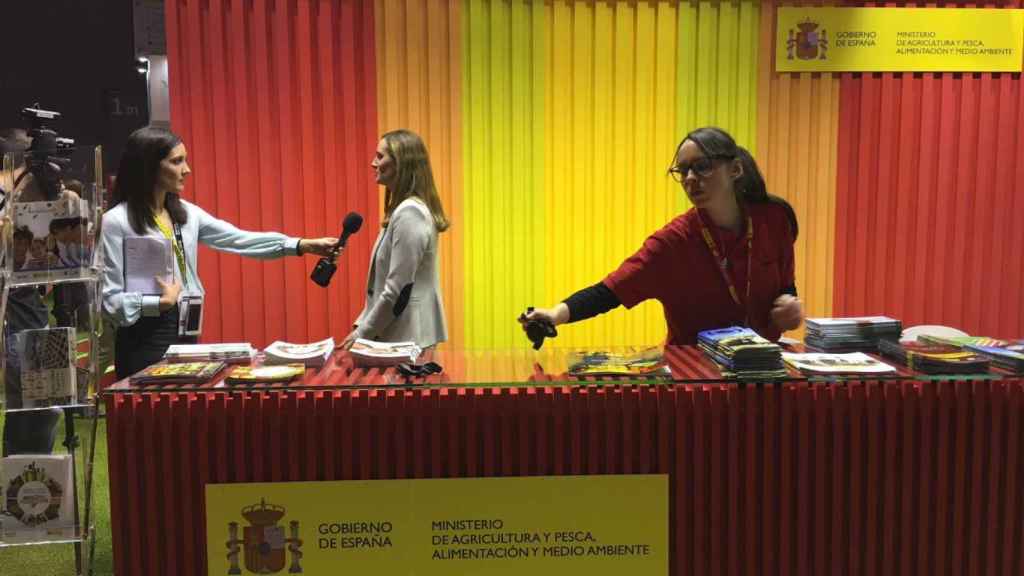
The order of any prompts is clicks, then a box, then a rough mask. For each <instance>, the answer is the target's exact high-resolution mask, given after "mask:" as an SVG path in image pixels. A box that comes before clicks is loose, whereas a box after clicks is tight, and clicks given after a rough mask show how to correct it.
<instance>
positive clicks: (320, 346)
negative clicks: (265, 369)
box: [263, 338, 334, 368]
mask: <svg viewBox="0 0 1024 576" xmlns="http://www.w3.org/2000/svg"><path fill="white" fill-rule="evenodd" d="M263 353H264V354H266V359H264V361H263V363H264V364H268V365H274V364H302V365H303V366H306V367H307V368H319V367H321V366H323V365H324V364H326V363H327V359H328V358H330V357H331V354H333V353H334V338H328V339H326V340H321V341H319V342H313V343H311V344H293V343H291V342H283V341H281V340H278V341H276V342H274V343H273V344H271V345H270V346H267V347H266V348H264V349H263Z"/></svg>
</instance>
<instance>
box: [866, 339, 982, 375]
mask: <svg viewBox="0 0 1024 576" xmlns="http://www.w3.org/2000/svg"><path fill="white" fill-rule="evenodd" d="M878 351H879V352H880V353H882V354H883V355H884V356H885V357H886V358H891V359H893V360H895V361H896V362H899V363H900V364H903V365H905V366H907V367H908V368H910V369H912V370H917V371H918V372H923V373H925V374H980V373H985V372H988V367H989V361H988V359H987V358H985V357H983V356H981V355H979V354H975V353H974V352H971V351H969V350H968V351H964V350H961V349H960V347H959V346H953V345H950V344H921V343H917V342H902V343H900V342H890V341H887V340H886V341H880V342H879V344H878Z"/></svg>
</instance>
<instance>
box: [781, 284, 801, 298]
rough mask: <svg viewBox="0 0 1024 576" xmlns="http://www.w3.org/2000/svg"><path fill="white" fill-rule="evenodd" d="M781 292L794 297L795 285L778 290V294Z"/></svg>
mask: <svg viewBox="0 0 1024 576" xmlns="http://www.w3.org/2000/svg"><path fill="white" fill-rule="evenodd" d="M783 294H789V295H790V296H792V297H794V298H796V296H797V294H796V286H786V287H785V288H783V289H782V290H779V296H782V295H783Z"/></svg>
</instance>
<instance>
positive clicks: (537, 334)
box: [519, 306, 558, 350]
mask: <svg viewBox="0 0 1024 576" xmlns="http://www.w3.org/2000/svg"><path fill="white" fill-rule="evenodd" d="M530 312H533V306H530V307H529V308H527V309H526V312H523V313H522V314H520V315H519V319H520V320H521V321H523V322H525V323H526V337H527V338H529V339H530V342H533V349H534V350H540V347H541V346H543V345H544V339H545V338H554V337H555V336H558V330H555V325H554V324H552V323H551V322H550V321H548V320H543V319H540V318H534V319H532V320H527V318H526V315H527V314H529V313H530Z"/></svg>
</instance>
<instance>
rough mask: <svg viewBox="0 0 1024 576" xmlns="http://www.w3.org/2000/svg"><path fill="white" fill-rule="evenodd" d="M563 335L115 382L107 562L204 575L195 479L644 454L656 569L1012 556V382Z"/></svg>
mask: <svg viewBox="0 0 1024 576" xmlns="http://www.w3.org/2000/svg"><path fill="white" fill-rule="evenodd" d="M568 352H569V351H568V350H560V349H557V348H545V349H543V350H542V351H540V352H534V351H532V350H515V351H498V350H472V351H471V350H466V351H451V350H441V351H436V352H434V354H433V357H432V360H433V361H435V362H437V363H439V364H440V365H441V366H443V368H444V371H443V372H442V373H440V374H433V375H430V376H426V377H417V378H408V377H405V376H403V375H401V374H400V373H399V372H398V371H397V370H396V369H395V368H386V369H381V368H370V369H365V368H355V367H353V365H352V363H351V359H350V357H349V355H348V353H346V352H338V353H336V354H335V355H334V356H333V357H331V358H330V359H329V360H328V362H327V364H326V365H325V366H324V367H323V368H322V369H320V370H309V371H307V373H306V375H305V376H304V377H302V378H301V379H297V380H294V381H292V382H289V383H286V384H282V383H275V384H259V385H227V384H225V383H224V382H223V374H222V375H220V376H218V377H216V378H214V379H213V380H211V381H210V382H207V383H204V384H196V383H192V384H175V385H147V386H138V385H132V384H130V383H129V382H128V381H121V382H118V383H116V384H114V385H112V386H111V387H109V388H107V389H106V390H105V391H104V398H105V404H106V410H107V419H108V423H107V438H108V447H109V466H110V497H111V529H112V532H113V545H114V557H115V565H116V573H117V574H173V575H191V574H206V573H207V566H208V562H207V554H208V550H207V548H208V546H212V545H213V544H208V538H207V534H206V511H207V510H206V503H205V500H204V493H205V492H204V491H205V489H206V487H207V486H208V485H212V484H234V483H251V482H296V481H333V480H384V479H427V478H484V477H506V478H508V477H537V476H598V475H651V474H663V475H666V478H667V481H668V508H669V509H668V510H667V514H666V517H667V518H668V523H669V526H668V531H667V534H668V543H667V548H668V568H669V572H670V573H671V574H679V575H681V574H765V575H768V574H932V573H940V574H966V573H971V574H1006V575H1011V574H1013V575H1016V574H1020V573H1022V571H1024V526H1022V519H1024V486H1022V480H1024V429H1022V422H1021V420H1022V416H1024V380H1021V379H1019V378H1017V377H1014V376H1010V375H1005V374H995V373H992V374H984V375H967V376H964V375H958V376H933V375H921V374H916V373H914V372H912V371H909V370H906V369H901V370H900V371H899V372H898V373H897V374H894V375H891V376H886V377H872V378H870V379H864V378H863V377H860V378H850V377H830V378H821V377H815V378H807V377H804V376H801V375H799V374H798V373H795V372H794V373H791V375H790V376H789V377H787V378H785V379H782V380H775V381H767V382H763V381H762V382H751V381H737V380H728V379H725V378H723V377H722V376H721V374H720V373H719V371H718V370H717V368H716V367H715V365H714V364H712V363H711V362H710V361H708V360H707V358H706V357H705V356H704V355H703V354H702V353H701V352H700V351H699V350H698V349H696V348H692V347H680V348H668V349H666V350H665V359H666V361H667V363H668V364H669V366H670V367H671V369H672V376H671V378H655V377H650V378H645V377H633V378H629V379H623V378H621V377H588V378H578V377H573V376H569V375H568V374H567V372H566V369H567V360H566V356H567V354H568ZM494 497H495V498H501V494H495V495H494ZM596 504H597V503H595V505H596ZM226 536H227V533H225V538H220V540H219V542H221V543H220V544H219V546H218V549H217V550H216V551H215V552H214V551H212V548H211V552H210V553H211V554H213V553H216V554H218V555H223V554H224V552H225V550H226V548H225V547H224V544H223V541H224V540H225V539H226ZM247 537H248V536H247ZM213 541H214V540H213V539H211V540H210V542H213ZM239 541H240V540H239ZM230 545H231V544H228V546H229V547H230ZM452 566H453V568H452V572H451V573H452V574H456V573H469V572H472V564H470V563H464V564H459V565H452ZM456 566H457V567H456ZM339 573H340V572H339Z"/></svg>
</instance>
